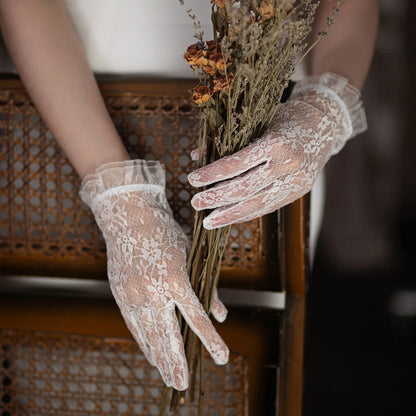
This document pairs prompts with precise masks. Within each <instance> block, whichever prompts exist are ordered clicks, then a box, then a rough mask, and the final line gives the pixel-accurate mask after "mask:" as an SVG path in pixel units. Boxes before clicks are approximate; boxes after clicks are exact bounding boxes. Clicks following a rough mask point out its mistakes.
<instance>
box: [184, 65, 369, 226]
mask: <svg viewBox="0 0 416 416" xmlns="http://www.w3.org/2000/svg"><path fill="white" fill-rule="evenodd" d="M366 128H367V124H366V119H365V113H364V109H363V106H362V102H361V101H360V93H359V91H358V90H356V89H355V88H354V87H352V86H351V85H349V84H348V80H347V79H345V78H343V77H340V76H338V75H335V74H332V73H326V74H324V75H322V76H319V77H307V78H305V79H304V80H302V81H300V82H298V83H297V84H296V85H295V87H294V89H293V91H292V94H291V97H290V99H289V100H288V101H287V102H286V103H284V104H280V105H279V106H278V107H277V111H276V115H275V116H274V118H273V120H272V122H271V124H270V127H269V129H268V131H267V132H266V133H265V134H264V135H263V136H262V137H261V138H260V139H257V140H256V141H255V142H254V143H252V144H251V145H249V146H247V147H245V148H244V149H242V150H240V151H239V152H237V153H235V154H233V155H231V156H227V157H224V158H222V159H220V160H218V161H215V162H214V163H211V164H210V165H207V166H204V167H202V168H200V169H198V170H195V171H194V172H192V173H190V174H189V176H188V179H189V182H190V184H191V185H193V186H196V187H201V186H208V185H213V184H214V186H213V187H212V188H210V189H208V190H206V191H202V192H199V193H197V194H196V195H195V196H194V197H193V199H192V201H191V203H192V206H193V207H194V208H195V209H196V210H202V209H213V208H216V209H215V210H214V211H213V212H212V213H210V214H209V215H208V216H207V217H206V218H205V220H204V227H205V228H207V229H212V228H217V227H222V226H225V225H228V224H233V223H239V222H244V221H248V220H251V219H253V218H257V217H260V216H262V215H265V214H267V213H269V212H272V211H274V210H276V209H279V208H281V207H283V206H284V205H286V204H289V203H290V202H293V201H294V200H296V199H298V198H299V197H301V196H302V195H304V194H306V193H307V192H308V191H310V190H311V188H312V185H313V183H314V181H315V179H316V177H317V175H318V173H319V172H320V170H321V169H322V168H323V166H324V165H325V163H326V162H327V161H328V159H329V158H330V157H331V156H332V155H334V154H335V153H338V152H339V151H340V150H341V149H342V147H343V146H344V144H345V142H346V141H347V140H348V139H349V138H351V137H353V136H355V135H356V134H358V133H360V132H362V131H364V130H366Z"/></svg>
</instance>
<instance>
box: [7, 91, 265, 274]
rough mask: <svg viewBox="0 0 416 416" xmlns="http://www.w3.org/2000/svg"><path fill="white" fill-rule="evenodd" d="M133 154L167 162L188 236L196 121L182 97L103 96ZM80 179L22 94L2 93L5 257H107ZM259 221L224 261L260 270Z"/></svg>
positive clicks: (240, 232) (236, 237) (236, 235)
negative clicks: (189, 178) (80, 192)
mask: <svg viewBox="0 0 416 416" xmlns="http://www.w3.org/2000/svg"><path fill="white" fill-rule="evenodd" d="M104 98H105V100H106V103H107V106H108V109H109V111H110V113H111V116H112V118H113V120H114V123H115V125H116V127H117V129H118V131H119V133H120V135H121V136H122V138H123V140H124V142H125V144H126V147H127V148H128V151H129V152H130V155H131V157H132V158H144V159H158V160H161V161H162V162H163V163H164V164H165V166H166V173H167V196H168V199H169V202H170V204H171V206H172V209H173V211H174V215H175V217H176V219H177V220H178V221H179V223H180V224H181V225H182V226H183V227H184V229H185V231H186V232H187V233H188V234H189V233H190V232H191V226H192V221H193V212H192V207H191V206H190V203H189V201H190V198H191V196H192V194H193V192H194V191H193V189H192V187H190V185H189V184H188V181H187V173H189V172H190V171H192V170H193V169H195V165H194V164H193V162H192V161H191V160H190V157H189V152H190V150H192V149H193V148H195V147H196V142H197V137H198V121H197V119H196V116H195V113H194V110H193V108H192V107H191V106H190V105H189V100H188V99H185V98H183V97H165V96H149V95H141V94H137V93H117V94H115V93H104ZM79 184H80V180H79V178H78V175H77V174H76V172H75V171H74V169H73V168H72V166H71V165H70V163H69V162H68V160H67V158H66V157H65V155H64V154H63V152H62V151H61V150H60V148H59V147H58V145H57V143H56V141H55V140H54V137H53V135H52V134H51V132H50V131H49V129H48V128H47V127H46V125H45V124H44V122H43V121H42V119H41V118H40V116H39V114H38V113H37V110H36V109H35V108H34V106H33V104H32V103H31V101H30V99H29V97H28V96H27V94H26V93H25V92H24V91H20V90H12V89H10V90H2V91H0V259H1V258H2V257H3V258H5V257H10V256H11V255H13V257H15V258H16V257H17V258H18V257H19V256H22V257H25V258H28V257H29V258H30V257H33V258H39V257H40V258H48V259H53V258H65V259H71V258H74V259H75V258H76V259H77V260H79V261H82V260H83V259H89V258H94V259H100V258H102V259H103V260H104V258H105V245H104V241H103V239H102V237H101V234H100V231H99V230H98V227H97V226H96V224H95V222H94V219H93V217H92V214H91V213H90V211H89V209H88V207H86V206H85V205H84V204H83V203H82V202H81V201H80V198H79V196H78V188H79ZM261 232H262V231H261V220H254V221H251V222H249V223H246V224H243V225H238V226H235V227H233V228H232V231H231V236H230V240H229V244H228V247H227V249H226V253H225V259H224V262H223V265H224V267H225V268H227V267H229V268H232V267H238V269H240V270H244V269H249V270H256V269H258V268H259V267H260V262H261V247H260V241H261Z"/></svg>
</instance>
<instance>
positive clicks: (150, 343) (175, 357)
mask: <svg viewBox="0 0 416 416" xmlns="http://www.w3.org/2000/svg"><path fill="white" fill-rule="evenodd" d="M80 194H81V197H82V199H83V201H84V202H85V203H86V204H88V205H89V206H90V208H91V209H92V211H93V213H94V216H95V219H96V221H97V224H98V226H99V227H100V229H101V231H102V233H103V236H104V239H105V242H106V246H107V261H108V279H109V282H110V287H111V291H112V293H113V295H114V298H115V300H116V302H117V304H118V306H119V308H120V311H121V313H122V315H123V317H124V320H125V321H126V324H127V326H128V328H129V330H130V331H131V333H132V334H133V336H134V338H135V340H136V341H137V343H138V344H139V346H140V348H141V350H142V351H143V353H144V354H145V356H146V358H147V359H148V360H149V362H150V363H151V364H153V365H155V366H156V367H157V368H158V370H159V371H160V373H161V375H162V378H163V380H164V382H165V383H166V385H168V386H173V387H174V388H176V389H178V390H184V389H186V388H187V387H188V366H187V362H186V358H185V351H184V346H183V341H182V336H181V333H180V330H179V325H178V320H177V317H176V307H177V308H178V309H179V311H180V312H181V314H182V316H183V317H184V319H185V320H186V322H187V323H188V324H189V326H190V327H191V329H192V330H193V331H194V332H195V334H196V335H197V336H198V337H199V338H200V339H201V341H202V343H203V344H204V345H205V347H206V348H207V350H208V352H209V353H210V354H211V356H212V357H213V359H214V360H215V362H216V363H217V364H225V363H226V362H227V360H228V353H229V351H228V348H227V346H226V345H225V343H224V341H223V340H222V339H221V337H220V335H219V334H218V333H217V331H216V330H215V328H214V326H213V325H212V323H211V321H210V319H209V318H208V315H207V314H206V313H205V310H204V308H203V306H202V305H201V303H200V302H199V300H198V298H197V296H196V295H195V293H194V291H193V289H192V287H191V284H190V282H189V277H188V274H187V272H186V249H187V243H188V241H187V237H186V235H185V234H184V233H183V231H182V229H181V227H180V226H179V224H178V223H177V222H176V221H175V220H174V218H173V215H172V212H171V209H170V207H169V204H168V201H167V199H166V195H165V171H164V168H163V166H162V165H161V164H160V163H158V162H151V161H144V160H132V161H125V162H114V163H109V164H106V165H103V166H101V167H100V168H98V169H97V171H96V173H95V174H93V175H88V176H87V177H85V178H84V180H83V182H82V187H81V191H80ZM216 302H217V304H218V302H219V300H218V299H216ZM215 310H216V312H217V313H216V317H217V318H218V319H220V320H223V319H225V315H226V310H225V308H224V307H223V308H222V309H221V308H216V309H215Z"/></svg>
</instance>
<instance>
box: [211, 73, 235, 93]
mask: <svg viewBox="0 0 416 416" xmlns="http://www.w3.org/2000/svg"><path fill="white" fill-rule="evenodd" d="M227 79H228V82H227ZM233 82H234V75H233V74H227V77H226V76H225V75H221V76H220V77H217V78H216V79H214V92H218V91H227V90H228V89H232V88H233Z"/></svg>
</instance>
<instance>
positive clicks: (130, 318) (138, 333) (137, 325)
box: [120, 309, 155, 365]
mask: <svg viewBox="0 0 416 416" xmlns="http://www.w3.org/2000/svg"><path fill="white" fill-rule="evenodd" d="M120 311H121V314H122V315H123V318H124V322H125V323H126V325H127V328H128V329H129V331H130V332H131V334H132V335H133V338H134V340H135V341H136V342H137V344H138V345H139V348H140V350H141V351H142V353H143V354H144V356H145V357H146V359H147V361H149V363H150V364H151V365H155V362H154V360H153V357H152V354H151V351H150V346H149V344H148V342H147V339H146V336H145V333H144V330H143V327H142V323H141V320H140V319H138V317H137V316H136V315H133V314H127V313H126V312H125V311H123V310H122V309H120Z"/></svg>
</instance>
